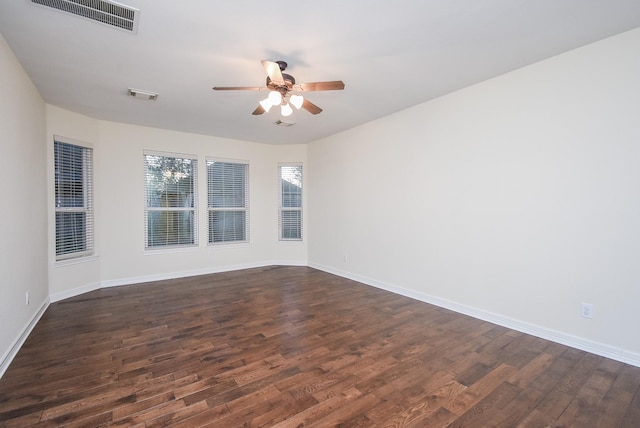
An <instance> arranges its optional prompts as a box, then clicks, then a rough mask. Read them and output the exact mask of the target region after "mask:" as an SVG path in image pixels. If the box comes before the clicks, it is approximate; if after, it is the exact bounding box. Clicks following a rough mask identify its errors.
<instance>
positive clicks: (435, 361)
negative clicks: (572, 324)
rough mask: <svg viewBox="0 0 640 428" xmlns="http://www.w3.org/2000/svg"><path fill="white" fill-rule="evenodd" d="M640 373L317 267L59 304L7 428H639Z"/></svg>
mask: <svg viewBox="0 0 640 428" xmlns="http://www.w3.org/2000/svg"><path fill="white" fill-rule="evenodd" d="M639 387H640V368H637V367H633V366H629V365H626V364H623V363H619V362H616V361H612V360H609V359H606V358H603V357H599V356H596V355H592V354H589V353H586V352H583V351H579V350H576V349H572V348H568V347H566V346H562V345H559V344H556V343H552V342H549V341H546V340H542V339H539V338H536V337H532V336H529V335H526V334H523V333H519V332H516V331H513V330H509V329H507V328H504V327H499V326H496V325H494V324H490V323H488V322H484V321H479V320H476V319H473V318H470V317H467V316H464V315H460V314H456V313H453V312H450V311H448V310H445V309H441V308H438V307H435V306H431V305H428V304H425V303H421V302H418V301H415V300H411V299H409V298H406V297H402V296H398V295H395V294H391V293H388V292H385V291H382V290H378V289H375V288H371V287H368V286H365V285H362V284H359V283H356V282H353V281H350V280H347V279H344V278H340V277H336V276H333V275H330V274H327V273H324V272H320V271H317V270H314V269H311V268H305V267H272V268H264V269H249V270H244V271H236V272H229V273H221V274H213V275H205V276H198V277H190V278H183V279H176V280H169V281H159V282H155V283H148V284H140V285H132V286H125V287H118V288H110V289H103V290H99V291H95V292H91V293H87V294H83V295H81V296H77V297H75V298H71V299H68V300H65V301H61V302H57V303H54V304H51V305H50V307H49V308H48V310H47V311H46V313H45V314H44V315H43V317H42V319H41V321H40V322H39V324H38V325H37V326H36V328H35V329H34V331H33V332H32V333H31V335H30V337H29V338H28V339H27V341H26V343H25V344H24V346H23V347H22V349H21V350H20V352H19V353H18V355H17V356H16V358H15V359H14V361H13V363H12V364H11V366H10V367H9V369H8V370H7V372H6V373H5V375H4V376H3V378H2V379H0V426H7V427H14V426H20V427H27V426H28V427H40V426H46V427H48V426H69V427H80V426H82V427H98V426H127V427H160V426H185V427H201V426H208V427H236V426H241V427H254V426H256V427H257V426H269V427H272V426H275V427H312V426H313V427H316V426H318V427H331V426H340V427H445V426H448V427H462V426H466V427H488V426H501V427H517V426H523V427H547V426H553V427H569V426H572V427H592V426H593V427H607V428H609V427H617V426H620V427H623V426H624V427H639V426H640V391H639Z"/></svg>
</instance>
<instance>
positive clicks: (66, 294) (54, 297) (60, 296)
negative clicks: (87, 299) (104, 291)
mask: <svg viewBox="0 0 640 428" xmlns="http://www.w3.org/2000/svg"><path fill="white" fill-rule="evenodd" d="M99 289H100V283H99V282H94V283H91V284H86V285H83V286H81V287H76V288H73V289H71V290H65V291H61V292H58V293H53V294H51V295H50V296H49V299H50V300H51V303H55V302H59V301H61V300H64V299H68V298H70V297H75V296H79V295H80V294H84V293H89V292H90V291H95V290H99Z"/></svg>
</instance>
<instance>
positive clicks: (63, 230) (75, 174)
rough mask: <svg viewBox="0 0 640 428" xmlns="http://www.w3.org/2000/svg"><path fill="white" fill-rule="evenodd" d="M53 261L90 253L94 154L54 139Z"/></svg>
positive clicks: (84, 148)
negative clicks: (54, 233)
mask: <svg viewBox="0 0 640 428" xmlns="http://www.w3.org/2000/svg"><path fill="white" fill-rule="evenodd" d="M53 157H54V163H55V166H54V186H55V216H56V260H64V259H70V258H75V257H83V256H88V255H92V254H93V194H92V193H93V185H92V180H93V168H92V163H93V151H92V149H90V148H87V147H82V146H78V145H75V144H69V143H65V142H61V141H58V140H57V139H56V140H54V143H53Z"/></svg>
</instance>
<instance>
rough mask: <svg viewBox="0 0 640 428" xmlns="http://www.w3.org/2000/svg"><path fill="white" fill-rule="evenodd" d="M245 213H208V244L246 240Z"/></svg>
mask: <svg viewBox="0 0 640 428" xmlns="http://www.w3.org/2000/svg"><path fill="white" fill-rule="evenodd" d="M246 217H247V213H246V211H209V225H210V227H209V242H229V241H245V240H246V236H247V235H246V224H247V220H246Z"/></svg>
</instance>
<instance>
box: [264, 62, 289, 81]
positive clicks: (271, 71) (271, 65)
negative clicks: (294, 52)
mask: <svg viewBox="0 0 640 428" xmlns="http://www.w3.org/2000/svg"><path fill="white" fill-rule="evenodd" d="M262 66H263V67H264V71H266V72H267V76H269V78H270V79H271V81H272V82H273V83H275V84H276V85H284V78H283V77H282V71H280V64H278V63H277V62H273V61H266V60H265V61H262Z"/></svg>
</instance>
